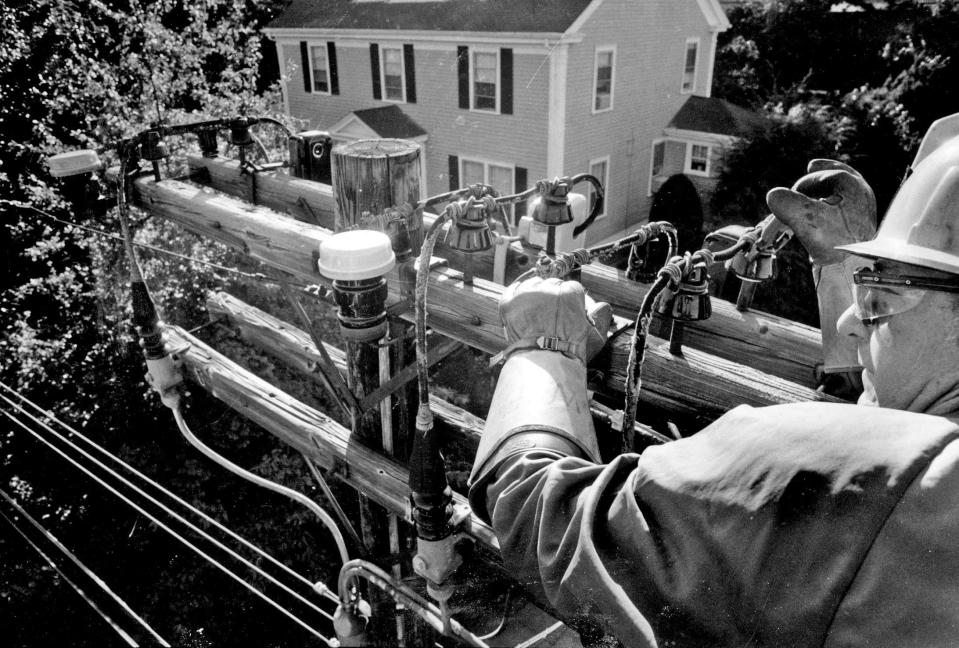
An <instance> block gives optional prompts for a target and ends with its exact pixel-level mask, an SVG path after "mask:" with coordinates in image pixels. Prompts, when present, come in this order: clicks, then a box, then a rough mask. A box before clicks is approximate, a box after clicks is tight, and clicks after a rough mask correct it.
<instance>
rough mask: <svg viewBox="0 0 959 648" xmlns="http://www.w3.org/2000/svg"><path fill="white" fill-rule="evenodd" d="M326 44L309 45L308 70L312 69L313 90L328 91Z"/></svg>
mask: <svg viewBox="0 0 959 648" xmlns="http://www.w3.org/2000/svg"><path fill="white" fill-rule="evenodd" d="M326 49H327V48H326V45H325V44H323V45H311V46H310V70H311V71H312V79H313V92H322V93H323V94H329V92H330V63H329V59H328V58H327V52H326Z"/></svg>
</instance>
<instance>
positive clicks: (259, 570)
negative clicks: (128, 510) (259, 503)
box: [0, 394, 336, 620]
mask: <svg viewBox="0 0 959 648" xmlns="http://www.w3.org/2000/svg"><path fill="white" fill-rule="evenodd" d="M0 399H2V400H4V401H6V402H7V403H8V404H12V405H13V406H14V407H16V408H17V409H18V410H19V411H20V412H22V413H24V414H26V415H27V416H28V417H29V418H30V419H31V420H33V421H34V422H35V423H37V424H39V425H40V426H42V427H43V428H44V429H46V430H48V431H49V432H50V433H51V434H53V435H54V436H55V437H57V438H58V440H60V441H61V442H63V443H65V444H67V445H68V446H69V447H70V448H71V449H73V450H75V451H76V452H78V453H79V454H81V455H82V456H84V457H85V458H86V459H88V460H89V461H91V462H93V463H94V464H95V465H97V466H98V467H99V468H101V469H102V470H104V471H106V472H107V473H108V474H110V475H111V476H113V477H114V478H116V479H117V480H118V481H119V482H120V483H121V484H123V485H124V486H126V487H127V488H129V489H130V490H132V491H134V492H136V493H137V494H139V495H141V496H142V497H144V498H145V499H146V500H147V501H149V502H150V503H151V504H153V505H155V506H157V507H159V508H160V509H161V510H163V511H164V513H166V514H167V515H169V516H171V517H172V518H174V519H175V520H177V521H178V522H180V523H181V524H183V525H184V526H186V527H187V528H189V529H190V530H191V531H193V532H195V533H197V534H198V535H200V536H202V537H203V538H204V539H205V540H207V541H209V542H211V543H212V544H214V545H215V546H216V547H217V548H218V549H220V550H222V551H224V552H225V553H227V554H228V555H230V556H231V557H232V558H234V559H235V560H237V561H239V562H241V563H243V564H244V566H246V567H248V568H250V569H252V570H253V571H255V572H256V573H257V574H259V575H260V576H262V577H264V578H266V579H267V580H268V581H270V582H271V583H273V584H274V585H276V586H277V587H279V588H280V589H282V590H283V591H285V592H286V593H287V594H289V595H291V596H293V597H294V598H296V599H298V600H299V601H300V602H302V603H303V604H305V605H307V606H309V607H310V608H311V609H312V610H313V611H314V612H317V613H318V614H320V615H321V616H324V617H326V618H327V620H332V617H331V616H330V615H329V613H328V612H326V611H325V610H323V609H321V608H319V607H316V606H315V605H314V604H313V603H312V602H310V601H308V600H306V599H305V598H303V596H301V595H300V594H298V593H297V592H295V591H293V590H292V589H290V588H289V587H287V586H286V585H284V584H283V583H282V582H280V581H279V580H277V579H276V578H274V577H273V576H271V575H270V574H268V573H267V572H265V571H264V570H263V569H262V568H260V567H259V566H257V565H256V564H254V563H252V562H250V561H248V560H247V559H245V558H243V557H242V556H240V555H239V554H238V553H236V552H235V551H233V550H232V549H230V548H229V547H227V546H226V545H224V544H223V543H222V542H220V541H218V540H217V539H216V538H214V537H212V536H211V535H209V534H208V533H206V532H205V531H203V530H202V529H200V528H198V527H196V526H195V525H193V524H192V523H190V522H189V521H188V520H186V519H185V518H183V517H182V516H181V515H179V514H178V513H176V512H175V511H173V510H172V509H170V508H169V507H167V506H165V505H164V504H163V503H161V502H159V501H157V500H156V499H155V498H153V497H152V496H150V495H149V494H147V493H145V492H143V491H142V490H141V489H139V488H138V487H137V486H136V485H134V484H132V483H131V482H129V480H126V479H125V478H123V477H122V476H121V475H119V474H117V473H116V472H115V471H113V470H112V469H110V468H109V467H107V466H105V465H103V464H102V463H101V462H99V461H98V460H97V459H95V458H94V457H91V456H90V455H89V454H87V453H86V452H84V451H83V450H82V449H81V448H79V447H77V446H76V445H75V444H73V443H72V442H71V441H70V440H69V439H66V438H65V437H63V436H62V435H60V434H59V433H58V432H56V431H55V430H53V429H52V428H50V427H49V426H48V425H46V424H45V423H43V422H42V421H40V420H39V419H37V418H36V417H34V416H33V415H32V414H30V413H29V412H27V411H26V410H24V409H23V408H20V407H18V406H17V405H16V404H14V403H12V402H11V401H10V400H9V399H8V398H6V397H5V396H3V395H2V394H0ZM3 413H4V414H7V415H8V416H9V413H7V412H3ZM103 452H106V451H105V450H103ZM107 454H109V453H107ZM113 458H114V460H115V461H117V462H118V463H120V464H121V465H124V466H126V464H124V463H123V462H122V461H120V460H119V459H117V458H116V457H113ZM68 460H69V459H68ZM74 465H76V466H77V467H78V468H81V470H82V467H81V466H79V464H76V463H74ZM126 467H127V468H128V469H130V470H133V469H132V467H130V466H126ZM147 479H149V478H147ZM150 481H152V480H150ZM153 485H155V486H156V487H157V488H158V489H160V490H161V491H162V490H165V489H163V487H162V486H160V485H159V484H156V482H153ZM168 494H169V495H171V496H173V494H172V493H168ZM174 497H175V496H174ZM190 508H192V507H190ZM194 510H195V509H194ZM197 512H198V513H199V511H197ZM210 519H211V520H212V518H210ZM224 528H225V527H224ZM234 535H236V534H234ZM236 537H237V538H240V536H238V535H236ZM245 542H247V544H248V545H250V546H251V547H254V548H256V547H255V545H252V543H249V542H248V541H245ZM256 549H257V551H258V552H259V553H261V554H262V555H264V556H267V557H268V554H266V553H265V552H263V551H262V550H260V549H258V548H256ZM273 562H275V563H277V564H280V565H282V564H281V563H279V562H278V561H275V560H274V561H273ZM286 569H287V570H288V571H289V572H290V573H292V574H294V575H296V576H297V577H298V578H299V579H300V580H301V581H303V583H304V584H306V585H308V586H309V587H310V588H313V587H314V585H313V583H311V582H310V581H309V580H307V579H305V578H303V577H302V576H299V575H298V574H296V573H295V572H293V571H292V570H289V568H286ZM332 600H334V601H335V600H336V599H335V597H333V598H332Z"/></svg>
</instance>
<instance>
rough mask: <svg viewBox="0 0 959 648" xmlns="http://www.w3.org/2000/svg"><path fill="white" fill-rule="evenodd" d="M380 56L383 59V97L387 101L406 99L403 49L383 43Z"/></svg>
mask: <svg viewBox="0 0 959 648" xmlns="http://www.w3.org/2000/svg"><path fill="white" fill-rule="evenodd" d="M380 57H381V58H382V61H383V99H384V100H386V101H406V87H405V84H404V79H405V77H406V75H405V73H404V71H403V49H402V48H400V47H387V46H384V45H381V46H380Z"/></svg>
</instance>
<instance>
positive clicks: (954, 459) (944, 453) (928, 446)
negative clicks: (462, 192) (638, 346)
mask: <svg viewBox="0 0 959 648" xmlns="http://www.w3.org/2000/svg"><path fill="white" fill-rule="evenodd" d="M811 170H812V173H810V174H809V175H807V176H806V177H804V178H803V179H801V180H800V181H799V182H798V183H797V185H796V186H795V189H796V190H788V189H776V190H773V191H772V192H770V194H769V196H768V202H769V204H770V208H771V209H772V210H773V213H775V214H776V215H777V217H779V218H780V219H781V220H783V221H784V222H786V223H787V224H788V225H789V226H790V227H792V228H793V229H794V230H795V231H796V234H797V236H798V237H799V239H800V240H801V241H802V242H803V244H804V245H805V246H806V248H807V250H808V251H809V252H810V255H811V257H812V259H813V262H814V268H815V269H816V274H817V289H818V292H819V295H820V307H821V315H822V317H823V325H824V326H823V329H824V332H825V331H828V330H831V325H830V322H829V321H828V320H829V319H830V318H832V321H833V322H834V321H835V317H836V315H837V314H838V313H840V312H842V311H841V309H840V308H839V307H838V304H840V303H841V302H843V301H846V302H847V303H849V302H853V303H852V305H850V306H849V307H848V309H846V310H845V312H844V313H842V316H841V317H840V318H839V322H838V332H839V335H838V336H836V337H833V336H830V335H828V334H826V335H824V344H825V346H826V355H827V360H828V359H829V358H830V357H832V358H833V360H834V362H833V368H837V369H838V368H842V365H844V364H846V365H848V362H847V361H846V360H844V358H847V359H848V356H847V355H846V354H847V353H848V351H845V352H844V351H843V349H842V347H843V346H844V345H846V343H848V342H852V343H853V345H854V346H855V347H857V348H858V359H859V362H860V363H861V365H862V366H863V367H864V372H863V383H864V387H865V391H864V393H863V395H862V397H861V399H860V401H859V404H858V405H839V404H825V403H803V404H793V405H780V406H772V407H765V408H755V409H754V408H750V407H746V406H741V407H738V408H736V409H734V410H732V411H730V412H728V413H727V414H726V415H725V416H723V417H722V418H720V419H718V420H717V421H715V422H714V423H713V424H712V425H710V426H709V427H707V428H706V429H704V430H703V431H701V432H699V433H698V434H696V435H695V436H692V437H689V438H687V439H683V440H681V441H676V442H673V443H669V444H666V445H664V446H658V447H654V448H649V449H647V450H646V451H644V452H643V454H642V455H636V454H626V455H622V456H620V457H617V458H616V459H615V460H613V461H612V462H611V463H609V464H606V465H601V464H600V463H599V453H598V449H597V443H596V438H595V433H594V431H593V428H592V425H591V421H590V418H589V410H588V403H587V395H586V391H585V363H586V361H587V360H588V359H589V358H590V357H591V354H592V353H595V350H596V343H595V340H596V339H597V338H598V339H604V336H603V335H602V332H603V331H602V330H601V329H602V328H603V325H602V323H600V322H599V321H598V320H599V319H600V318H593V319H592V320H591V319H590V318H589V317H588V315H587V308H586V307H584V294H583V290H582V287H581V286H579V284H576V283H575V282H565V283H560V282H558V281H556V280H546V281H541V280H538V279H534V280H530V281H528V282H524V283H522V284H519V285H518V286H513V287H511V289H510V290H508V291H507V293H506V294H505V295H504V299H503V302H502V304H501V307H500V313H501V316H502V318H503V321H504V324H505V328H506V332H507V338H508V342H509V343H510V344H511V346H510V348H511V349H512V353H511V355H510V356H509V359H508V360H507V362H506V364H505V366H504V367H503V371H502V374H501V376H500V379H499V383H498V385H497V388H496V392H495V394H494V398H493V403H492V405H491V407H490V412H489V416H488V417H487V426H486V430H485V432H484V436H483V440H482V442H481V444H480V450H479V452H478V455H477V461H476V464H475V468H474V472H473V475H472V484H473V486H472V489H471V492H470V499H471V502H472V504H473V508H474V510H475V511H477V512H478V513H479V514H480V515H482V516H484V517H487V516H488V519H490V520H491V523H492V525H493V528H494V530H495V532H496V534H497V536H498V538H499V541H500V545H501V548H502V553H503V558H504V560H505V562H506V564H507V566H508V567H509V568H510V569H513V570H516V571H517V572H518V573H520V574H522V575H523V576H524V577H526V578H529V579H531V580H532V581H536V582H540V583H542V587H543V591H544V593H545V595H546V596H547V597H548V599H549V601H550V602H551V603H552V604H553V605H554V606H556V607H557V608H558V609H559V610H560V611H565V612H567V613H576V612H583V611H593V612H595V613H598V614H600V615H602V617H603V618H605V619H607V620H608V621H609V624H610V630H611V631H612V632H613V634H615V635H616V636H617V637H618V638H619V639H620V640H621V641H622V642H623V643H624V645H626V646H630V647H634V646H656V645H659V646H663V645H681V646H720V645H721V646H747V645H752V646H790V647H793V646H868V647H869V648H876V647H878V646H895V647H897V648H898V647H902V646H951V645H955V644H956V643H957V637H959V515H957V514H956V505H957V504H956V503H957V502H959V441H957V439H959V426H957V425H956V423H955V422H954V421H953V420H952V419H951V418H950V417H959V318H957V316H956V314H957V312H959V294H957V293H959V115H954V116H952V117H950V118H946V119H943V120H940V121H939V122H936V124H934V125H933V127H932V128H931V129H930V131H929V133H928V134H927V135H926V138H925V139H924V140H923V144H922V146H921V148H920V152H919V154H918V155H917V158H916V162H915V163H914V165H913V172H912V175H911V176H910V177H909V178H908V179H907V180H906V182H905V183H904V184H903V186H902V187H901V189H900V191H899V193H898V195H897V197H896V198H895V200H894V201H893V203H892V205H891V206H890V208H889V211H888V213H887V216H886V218H885V220H884V221H883V224H882V227H881V228H880V229H879V231H878V234H876V235H875V237H874V238H872V233H873V229H872V227H871V225H870V222H871V219H872V218H873V215H872V214H871V213H870V212H869V210H870V203H869V200H868V199H866V198H864V196H865V194H863V193H862V188H863V187H864V186H865V183H864V181H862V179H861V178H859V177H858V174H855V172H852V171H851V170H849V169H848V168H843V167H841V166H837V165H836V164H825V163H821V162H820V163H815V164H813V165H812V168H811ZM867 189H868V188H867ZM803 194H805V195H803ZM873 204H874V203H873ZM873 209H874V208H873ZM869 239H871V240H869ZM837 245H838V246H839V247H838V248H837V247H836V246H837ZM853 254H854V255H859V257H862V258H859V259H857V258H855V257H853V256H851V255H853ZM870 261H871V262H872V267H871V268H870V269H864V270H860V271H857V272H855V273H854V274H855V278H854V281H855V283H854V284H850V283H848V279H849V278H850V275H851V274H853V271H854V270H855V267H854V264H859V265H863V266H866V265H867V263H869V262H870ZM588 308H589V309H590V310H592V306H589V307H588ZM594 323H595V324H598V326H597V325H595V324H594ZM834 325H835V324H832V326H834ZM598 329H599V330H598ZM541 336H545V337H552V338H557V343H556V344H553V345H551V346H554V347H559V348H561V349H562V350H561V351H559V352H557V351H551V350H544V349H542V348H538V347H537V343H536V340H537V339H538V338H540V337H541ZM845 368H848V367H845ZM875 406H878V407H875Z"/></svg>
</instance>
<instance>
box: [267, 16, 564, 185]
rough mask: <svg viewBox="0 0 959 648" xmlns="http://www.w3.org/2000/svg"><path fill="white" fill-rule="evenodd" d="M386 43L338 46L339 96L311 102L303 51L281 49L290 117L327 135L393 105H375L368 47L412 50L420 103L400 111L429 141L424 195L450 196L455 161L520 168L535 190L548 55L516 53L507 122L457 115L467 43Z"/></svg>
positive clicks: (541, 167) (542, 153)
mask: <svg viewBox="0 0 959 648" xmlns="http://www.w3.org/2000/svg"><path fill="white" fill-rule="evenodd" d="M389 36H392V38H388V39H387V38H384V39H383V40H380V41H375V40H373V41H371V40H358V39H356V40H354V39H350V40H346V39H339V40H336V39H334V42H336V44H337V64H338V68H339V86H340V88H339V90H340V94H339V96H329V95H320V94H315V93H314V94H307V93H306V92H305V91H304V89H303V83H302V70H301V66H300V63H299V59H300V54H299V43H298V42H293V41H285V40H282V41H279V42H278V50H279V52H280V55H281V56H282V57H283V60H284V61H285V65H286V68H285V69H286V71H287V75H288V77H289V78H288V80H287V83H286V87H285V90H286V92H287V97H288V101H289V106H290V114H291V115H293V116H294V117H299V118H301V119H306V120H308V122H309V127H310V128H316V129H321V130H323V129H328V128H330V127H331V126H332V125H334V124H335V123H336V122H338V121H339V120H341V119H342V118H343V117H344V116H346V115H347V114H348V113H350V112H352V111H354V110H361V109H364V108H374V107H379V106H385V105H388V104H389V103H395V102H387V101H381V100H377V99H374V98H373V84H372V78H371V70H370V52H369V46H370V44H371V43H375V42H379V43H386V42H389V43H409V42H412V43H413V48H414V60H415V66H416V96H417V103H413V104H411V103H400V104H398V105H399V106H400V108H401V109H402V110H403V112H405V113H406V114H407V115H409V116H410V118H412V119H413V120H414V121H416V122H417V123H418V124H419V125H420V126H421V127H423V129H424V130H426V132H427V133H428V134H429V137H428V139H427V141H426V144H425V147H424V154H425V161H426V176H427V177H426V190H427V192H428V193H429V194H435V193H441V192H443V191H446V190H447V189H448V188H449V175H448V164H447V162H448V158H449V156H450V155H456V156H459V157H468V158H473V159H479V160H484V161H487V162H498V163H502V164H507V165H513V166H520V167H523V168H526V169H528V178H529V180H530V181H531V182H532V181H535V180H536V179H538V178H541V177H543V176H544V175H545V173H546V142H547V113H548V82H549V75H548V64H544V62H545V58H546V56H547V54H548V50H547V49H546V48H545V47H543V48H542V53H541V54H539V53H537V54H533V53H527V49H528V48H527V49H523V50H520V51H517V50H516V49H514V51H513V113H512V114H511V115H502V114H489V113H482V112H477V111H472V110H468V109H462V108H460V107H459V103H458V80H457V60H456V48H457V46H472V45H474V44H473V43H470V42H469V41H465V40H464V41H456V42H454V41H450V42H448V43H446V42H443V43H436V42H431V43H429V44H428V45H427V44H418V43H417V42H416V41H413V40H403V39H397V38H396V36H395V35H394V34H390V35H389ZM311 42H312V41H311ZM482 48H483V49H490V48H491V46H489V45H483V46H482ZM494 49H498V48H494ZM532 49H534V50H535V49H536V48H535V47H534V48H532Z"/></svg>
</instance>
